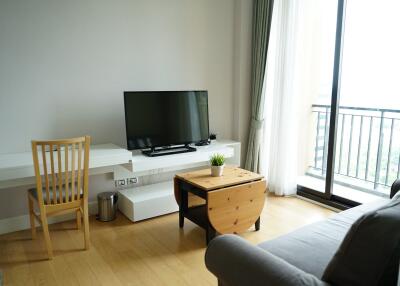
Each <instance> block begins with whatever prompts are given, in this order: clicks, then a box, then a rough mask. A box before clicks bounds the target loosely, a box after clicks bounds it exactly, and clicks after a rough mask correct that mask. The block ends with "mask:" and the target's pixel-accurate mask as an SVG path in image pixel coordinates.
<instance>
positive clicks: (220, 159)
mask: <svg viewBox="0 0 400 286" xmlns="http://www.w3.org/2000/svg"><path fill="white" fill-rule="evenodd" d="M210 163H211V166H222V165H224V164H225V157H224V155H222V154H214V155H212V156H211V158H210Z"/></svg>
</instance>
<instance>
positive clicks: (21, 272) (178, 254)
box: [0, 195, 333, 286]
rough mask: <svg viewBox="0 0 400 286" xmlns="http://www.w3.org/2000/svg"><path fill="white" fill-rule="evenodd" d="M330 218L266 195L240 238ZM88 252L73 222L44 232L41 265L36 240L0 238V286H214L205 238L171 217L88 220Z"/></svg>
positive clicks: (257, 238) (25, 235)
mask: <svg viewBox="0 0 400 286" xmlns="http://www.w3.org/2000/svg"><path fill="white" fill-rule="evenodd" d="M332 213H333V212H332V211H330V210H328V209H325V208H322V207H320V206H317V205H314V204H311V203H309V202H306V201H303V200H300V199H297V198H282V197H275V196H271V195H270V196H268V197H267V201H266V205H265V207H264V211H263V213H262V217H261V230H260V231H258V232H255V231H254V230H253V229H251V230H249V231H248V232H247V233H245V234H243V235H242V236H243V237H245V238H246V239H248V240H249V241H251V242H253V243H257V242H261V241H264V240H267V239H271V238H274V237H276V236H279V235H282V234H285V233H287V232H289V231H292V230H294V229H296V228H298V227H301V226H303V225H306V224H309V223H312V222H315V221H318V220H321V219H324V218H325V217H327V216H329V215H331V214H332ZM90 226H91V229H90V233H91V249H90V250H89V251H83V250H82V249H83V233H82V232H81V231H77V230H75V229H74V228H75V224H74V222H73V221H70V222H65V223H59V224H55V225H51V226H50V236H51V239H52V242H53V247H54V255H55V257H54V259H53V260H52V261H47V260H45V258H46V256H45V255H46V252H45V248H44V241H43V236H42V233H41V232H39V233H38V238H37V239H36V240H31V239H30V232H29V231H27V230H26V231H20V232H15V233H10V234H6V235H2V236H0V271H3V275H4V278H3V279H4V285H24V286H27V285H216V284H217V282H216V279H215V278H214V277H213V276H212V275H211V274H210V273H209V272H208V271H207V270H206V268H205V265H204V252H205V237H204V236H205V233H204V231H203V230H202V229H200V228H199V227H197V226H195V225H194V224H192V223H191V222H188V221H187V220H185V227H184V229H183V230H180V229H179V228H178V214H176V213H175V214H171V215H166V216H162V217H158V218H155V219H150V220H147V221H143V222H139V223H135V224H133V223H131V222H130V221H129V220H128V219H126V218H125V217H124V216H123V215H122V214H119V216H118V218H117V220H115V221H113V222H109V223H101V222H98V221H96V220H95V218H94V217H91V220H90Z"/></svg>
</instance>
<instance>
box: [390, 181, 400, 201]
mask: <svg viewBox="0 0 400 286" xmlns="http://www.w3.org/2000/svg"><path fill="white" fill-rule="evenodd" d="M398 191H400V179H397V180H396V181H394V183H393V185H392V188H391V189H390V198H393V196H394V195H395V194H396V193H397V192H398Z"/></svg>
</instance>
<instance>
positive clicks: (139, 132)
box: [124, 90, 209, 150]
mask: <svg viewBox="0 0 400 286" xmlns="http://www.w3.org/2000/svg"><path fill="white" fill-rule="evenodd" d="M124 102H125V124H126V138H127V145H128V149H129V150H134V149H146V148H156V147H165V146H171V145H188V144H191V143H198V142H204V141H207V140H208V138H209V125H208V93H207V91H204V90H199V91H126V92H124Z"/></svg>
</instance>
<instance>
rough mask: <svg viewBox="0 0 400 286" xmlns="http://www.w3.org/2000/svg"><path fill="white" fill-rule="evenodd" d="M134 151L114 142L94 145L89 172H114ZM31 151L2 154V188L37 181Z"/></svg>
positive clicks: (0, 158)
mask: <svg viewBox="0 0 400 286" xmlns="http://www.w3.org/2000/svg"><path fill="white" fill-rule="evenodd" d="M131 160H132V152H131V151H128V150H126V149H124V148H121V147H119V146H117V145H114V144H100V145H92V146H91V147H90V156H89V174H90V175H93V174H101V173H107V172H113V171H114V167H115V166H117V165H122V164H129V163H130V162H131ZM34 176H35V173H34V169H33V160H32V153H31V152H22V153H12V154H0V189H4V188H11V187H17V186H25V185H30V184H34V183H35V178H34Z"/></svg>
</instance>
